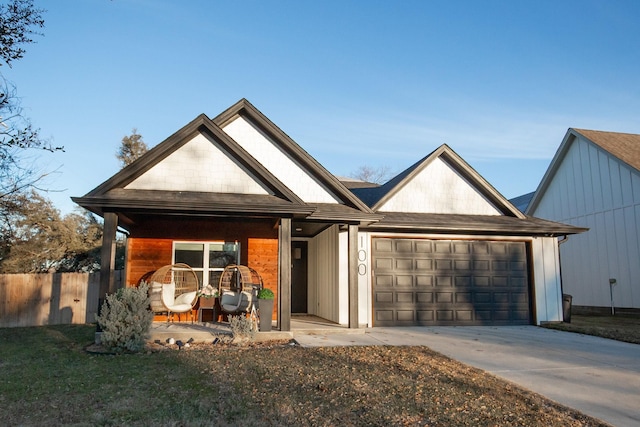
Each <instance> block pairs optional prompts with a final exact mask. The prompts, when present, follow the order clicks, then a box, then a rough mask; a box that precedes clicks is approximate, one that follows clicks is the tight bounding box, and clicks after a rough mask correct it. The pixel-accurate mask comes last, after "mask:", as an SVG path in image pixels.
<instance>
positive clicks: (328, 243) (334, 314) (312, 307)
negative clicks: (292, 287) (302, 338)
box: [307, 225, 348, 323]
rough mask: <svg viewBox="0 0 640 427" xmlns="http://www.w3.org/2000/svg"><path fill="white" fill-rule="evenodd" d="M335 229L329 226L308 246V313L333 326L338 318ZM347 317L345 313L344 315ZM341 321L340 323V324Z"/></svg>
mask: <svg viewBox="0 0 640 427" xmlns="http://www.w3.org/2000/svg"><path fill="white" fill-rule="evenodd" d="M338 240H339V234H338V226H336V225H333V226H331V227H329V228H327V229H326V230H324V231H323V232H322V233H320V234H318V235H317V236H315V237H314V238H313V239H311V240H309V243H308V260H309V261H308V262H309V263H308V269H309V270H308V279H309V282H308V307H307V310H308V313H309V314H313V315H315V316H319V317H322V318H324V319H327V320H330V321H332V322H336V323H344V322H346V320H345V319H343V318H342V317H343V316H341V315H340V313H341V309H340V301H341V300H343V299H344V298H341V295H340V290H339V287H338V282H339V276H340V259H339V251H338V250H337V249H338ZM347 316H348V313H347ZM341 320H342V322H341Z"/></svg>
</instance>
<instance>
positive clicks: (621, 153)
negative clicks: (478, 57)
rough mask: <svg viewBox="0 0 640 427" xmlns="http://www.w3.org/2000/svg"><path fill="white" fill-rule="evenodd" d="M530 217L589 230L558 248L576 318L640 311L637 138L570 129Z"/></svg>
mask: <svg viewBox="0 0 640 427" xmlns="http://www.w3.org/2000/svg"><path fill="white" fill-rule="evenodd" d="M526 212H527V213H528V214H530V215H535V216H537V217H541V218H547V219H550V220H553V221H561V222H563V223H568V224H573V225H576V226H578V227H583V228H589V232H588V233H584V234H580V235H577V236H572V237H570V238H569V240H568V241H566V242H565V243H563V244H562V245H561V246H560V248H561V250H560V252H561V258H562V278H563V283H564V292H566V293H568V294H571V295H572V296H573V305H574V307H576V309H577V310H578V311H595V312H604V313H607V312H608V313H610V312H611V307H612V306H615V307H616V309H617V310H619V311H620V310H630V311H636V312H637V311H639V310H640V135H634V134H627V133H617V132H602V131H594V130H584V129H569V130H568V131H567V133H566V134H565V136H564V139H563V140H562V143H561V144H560V147H559V148H558V151H557V152H556V154H555V156H554V158H553V160H552V161H551V164H550V165H549V168H548V169H547V171H546V173H545V174H544V177H543V178H542V181H541V182H540V185H539V186H538V188H537V190H536V192H535V194H534V196H533V198H532V199H531V202H530V203H529V206H528V207H527V210H526Z"/></svg>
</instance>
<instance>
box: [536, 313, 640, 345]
mask: <svg viewBox="0 0 640 427" xmlns="http://www.w3.org/2000/svg"><path fill="white" fill-rule="evenodd" d="M544 326H545V327H546V328H549V329H557V330H560V331H567V332H576V333H580V334H585V335H594V336H597V337H602V338H609V339H612V340H617V341H624V342H630V343H633V344H640V316H634V315H624V314H616V315H615V316H584V315H576V314H573V315H572V316H571V323H549V324H546V325H544Z"/></svg>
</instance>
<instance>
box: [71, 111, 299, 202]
mask: <svg viewBox="0 0 640 427" xmlns="http://www.w3.org/2000/svg"><path fill="white" fill-rule="evenodd" d="M197 133H203V134H205V135H206V136H207V137H209V138H211V139H213V140H215V141H216V143H218V144H220V145H222V146H223V147H224V148H225V149H226V151H227V153H228V154H229V155H230V156H232V157H233V158H234V159H235V160H236V161H238V162H239V163H240V164H242V165H243V166H244V167H246V168H247V169H248V170H249V171H251V173H252V174H253V175H254V177H255V178H256V179H257V180H259V181H260V182H261V183H262V184H263V185H265V186H266V187H267V188H268V189H269V190H270V192H271V193H272V194H273V195H275V196H277V197H280V198H283V199H285V200H287V201H290V202H293V203H298V204H299V203H302V200H300V198H298V196H296V195H295V194H294V193H293V192H292V191H291V190H290V189H289V188H287V187H286V186H285V185H284V184H282V183H281V182H280V181H278V179H277V178H276V177H275V176H273V174H272V173H271V172H269V171H268V170H267V169H266V168H265V167H264V166H262V165H261V164H260V163H259V162H257V161H256V160H255V159H254V158H253V157H251V155H249V153H247V152H246V151H245V150H244V149H243V148H242V147H240V146H239V145H238V144H237V143H236V142H235V141H234V140H233V139H231V138H230V137H229V136H228V135H227V134H226V133H224V131H222V130H221V129H220V128H219V127H218V126H217V125H215V124H214V123H213V122H212V121H211V120H210V119H209V118H208V117H207V116H205V115H204V114H200V115H199V116H198V117H196V118H195V119H194V120H192V121H191V122H190V123H188V124H187V125H186V126H184V127H183V128H182V129H180V130H178V131H177V132H175V133H174V134H173V135H171V136H170V137H169V138H167V139H165V140H164V141H163V142H161V143H160V144H158V145H156V146H155V147H153V148H152V149H150V150H149V151H148V152H147V153H145V154H144V155H143V156H141V157H140V158H138V159H137V160H136V161H134V162H133V163H131V164H130V165H128V166H127V167H125V168H123V169H122V170H120V171H119V172H118V173H116V174H115V175H113V176H112V177H111V178H109V179H108V180H106V181H105V182H103V183H102V184H100V185H99V186H97V187H96V188H94V189H93V190H91V191H90V192H88V193H87V194H86V195H85V196H84V197H83V198H81V199H84V198H88V197H96V196H100V195H104V194H105V193H107V192H109V191H110V190H113V189H116V188H124V187H125V186H126V185H127V184H129V183H131V182H132V181H134V180H135V179H136V178H138V177H140V176H141V175H142V174H144V173H145V172H147V171H148V170H149V169H151V168H152V167H153V166H155V165H156V164H157V163H158V162H160V161H161V160H162V159H164V158H166V157H167V156H169V155H170V154H171V153H173V152H174V151H176V150H177V149H178V148H180V147H181V146H182V145H184V144H186V143H187V142H188V141H189V140H190V138H191V137H192V136H194V135H196V134H197ZM79 200H80V199H79Z"/></svg>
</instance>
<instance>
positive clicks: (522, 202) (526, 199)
mask: <svg viewBox="0 0 640 427" xmlns="http://www.w3.org/2000/svg"><path fill="white" fill-rule="evenodd" d="M534 194H535V191H532V192H530V193H527V194H523V195H521V196H518V197H514V198H513V199H509V201H510V202H511V204H512V205H513V206H515V207H516V208H518V209H519V210H520V212H526V211H527V206H529V203H531V199H533V195H534Z"/></svg>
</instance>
